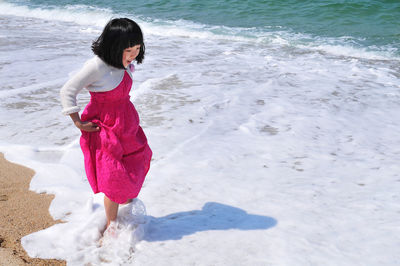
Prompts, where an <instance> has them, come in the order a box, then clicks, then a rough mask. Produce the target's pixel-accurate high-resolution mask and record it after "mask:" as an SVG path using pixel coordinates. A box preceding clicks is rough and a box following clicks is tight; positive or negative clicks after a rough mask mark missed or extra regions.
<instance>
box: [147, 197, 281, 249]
mask: <svg viewBox="0 0 400 266" xmlns="http://www.w3.org/2000/svg"><path fill="white" fill-rule="evenodd" d="M148 218H149V220H150V221H149V224H148V227H147V230H146V234H145V235H144V240H147V241H164V240H177V239H181V238H182V237H183V236H185V235H191V234H194V233H196V232H200V231H208V230H228V229H239V230H257V229H258V230H260V229H269V228H271V227H273V226H275V225H276V224H277V221H276V220H275V219H274V218H271V217H268V216H262V215H254V214H248V213H247V212H246V211H244V210H242V209H239V208H235V207H232V206H228V205H224V204H221V203H217V202H207V203H206V204H205V205H204V206H203V208H202V209H201V210H195V211H188V212H178V213H174V214H170V215H167V216H164V217H158V218H157V217H152V216H148Z"/></svg>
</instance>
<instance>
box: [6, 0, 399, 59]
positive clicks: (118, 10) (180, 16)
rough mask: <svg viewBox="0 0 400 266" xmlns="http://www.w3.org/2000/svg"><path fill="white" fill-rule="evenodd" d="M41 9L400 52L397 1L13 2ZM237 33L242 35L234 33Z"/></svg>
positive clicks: (155, 0) (192, 0) (150, 0)
mask: <svg viewBox="0 0 400 266" xmlns="http://www.w3.org/2000/svg"><path fill="white" fill-rule="evenodd" d="M8 2H13V3H16V4H21V5H27V6H30V7H36V8H50V9H51V8H60V7H65V6H72V5H74V6H75V5H84V6H85V7H87V6H91V7H93V8H96V9H108V10H111V11H112V12H113V13H115V14H126V15H131V16H134V17H138V18H140V19H143V20H146V21H150V22H160V21H161V22H162V21H168V22H176V21H180V22H182V21H184V22H189V23H195V24H200V25H206V26H223V27H227V28H239V29H241V28H244V29H246V30H247V32H248V30H249V29H250V30H252V31H254V32H257V34H258V35H259V34H260V33H261V34H262V32H271V31H272V32H274V31H285V32H289V33H291V34H293V33H294V34H302V35H304V36H306V37H304V36H303V38H302V39H303V40H304V39H305V38H312V39H315V38H328V39H334V40H337V39H339V40H341V41H346V42H347V44H351V45H352V46H355V47H362V48H368V49H372V50H382V49H383V50H389V51H391V52H393V53H394V54H396V55H398V54H399V51H400V20H399V19H398V18H400V1H394V0H382V1H377V0H369V1H368V0H350V1H333V0H316V1H310V0H309V1H300V0H287V1H285V0H284V1H266V0H254V1H243V0H242V1H239V0H203V1H197V0H165V1H159V0H138V1H131V0H118V1H105V0H103V1H96V3H93V1H89V0H82V1H65V0H63V1H57V2H56V1H43V0H31V1H8ZM235 34H237V32H236V33H235Z"/></svg>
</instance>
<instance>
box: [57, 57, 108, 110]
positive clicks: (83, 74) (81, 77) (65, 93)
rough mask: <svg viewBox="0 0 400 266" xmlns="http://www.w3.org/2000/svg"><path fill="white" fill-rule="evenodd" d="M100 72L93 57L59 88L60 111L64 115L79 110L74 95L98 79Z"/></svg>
mask: <svg viewBox="0 0 400 266" xmlns="http://www.w3.org/2000/svg"><path fill="white" fill-rule="evenodd" d="M101 74H102V73H101V72H100V71H99V68H98V65H97V63H96V61H95V59H94V58H93V59H91V60H89V61H87V62H86V63H85V65H84V66H83V68H82V69H81V70H80V71H79V72H78V73H76V74H75V75H74V76H73V77H72V78H70V79H69V80H68V81H67V82H66V83H65V84H64V86H63V87H62V88H61V90H60V98H61V105H62V107H63V110H62V113H63V114H64V115H69V114H72V113H76V112H79V110H80V108H79V107H78V105H77V103H76V96H77V95H78V93H79V92H80V91H81V90H82V89H83V88H85V87H86V88H87V87H88V86H89V85H91V84H93V83H94V82H96V81H97V80H99V78H100V77H101Z"/></svg>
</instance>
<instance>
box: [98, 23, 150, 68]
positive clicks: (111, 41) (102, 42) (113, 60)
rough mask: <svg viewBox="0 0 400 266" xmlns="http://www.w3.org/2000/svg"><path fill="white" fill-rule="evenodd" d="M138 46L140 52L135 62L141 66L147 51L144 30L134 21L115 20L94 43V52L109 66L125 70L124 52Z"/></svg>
mask: <svg viewBox="0 0 400 266" xmlns="http://www.w3.org/2000/svg"><path fill="white" fill-rule="evenodd" d="M138 44H139V45H140V51H139V54H138V56H137V57H136V59H135V60H136V61H137V63H138V64H140V63H142V61H143V59H144V51H145V47H144V42H143V33H142V30H141V29H140V27H139V25H138V24H137V23H136V22H134V21H133V20H130V19H128V18H115V19H112V20H110V21H109V22H108V23H107V25H106V26H105V27H104V30H103V32H102V33H101V35H100V36H99V38H97V40H95V41H94V42H93V43H92V51H93V53H94V54H95V55H97V56H98V57H100V58H101V59H102V60H103V61H104V62H106V63H107V64H108V65H110V66H113V67H116V68H120V69H125V67H124V65H123V64H122V54H123V52H124V50H125V49H126V48H128V47H132V46H135V45H138Z"/></svg>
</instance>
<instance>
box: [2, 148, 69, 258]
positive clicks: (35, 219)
mask: <svg viewBox="0 0 400 266" xmlns="http://www.w3.org/2000/svg"><path fill="white" fill-rule="evenodd" d="M33 175H34V171H33V170H31V169H29V168H26V167H23V166H21V165H17V164H14V163H10V162H9V161H7V160H5V159H4V155H3V154H1V153H0V184H1V186H0V224H1V227H0V265H27V264H33V265H65V262H64V261H58V260H42V259H34V258H30V257H29V256H28V255H27V253H26V252H25V250H24V249H23V247H22V246H21V238H22V237H23V236H25V235H28V234H30V233H32V232H36V231H39V230H42V229H44V228H47V227H49V226H51V225H53V224H55V223H56V222H57V221H54V220H53V219H52V217H51V216H50V214H49V205H50V202H51V201H52V199H53V198H54V196H53V195H47V194H37V193H35V192H33V191H29V183H30V181H31V179H32V177H33Z"/></svg>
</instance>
